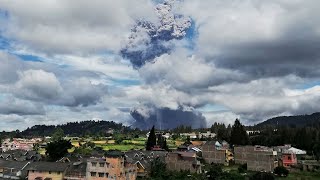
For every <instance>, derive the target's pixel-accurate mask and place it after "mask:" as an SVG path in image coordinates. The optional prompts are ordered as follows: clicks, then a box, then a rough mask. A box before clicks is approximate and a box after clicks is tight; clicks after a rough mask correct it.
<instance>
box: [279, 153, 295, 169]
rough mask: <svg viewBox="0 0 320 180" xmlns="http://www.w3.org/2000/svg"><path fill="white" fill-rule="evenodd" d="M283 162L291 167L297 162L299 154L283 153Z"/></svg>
mask: <svg viewBox="0 0 320 180" xmlns="http://www.w3.org/2000/svg"><path fill="white" fill-rule="evenodd" d="M281 160H282V164H283V166H285V167H290V166H291V165H295V164H297V156H296V155H295V154H293V153H292V154H282V157H281Z"/></svg>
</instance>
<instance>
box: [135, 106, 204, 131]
mask: <svg viewBox="0 0 320 180" xmlns="http://www.w3.org/2000/svg"><path fill="white" fill-rule="evenodd" d="M144 110H145V109H140V110H139V109H137V108H136V109H133V110H132V111H131V112H130V113H131V116H132V117H133V118H134V119H135V123H134V124H133V126H134V127H138V128H141V129H150V128H151V127H152V126H153V125H154V126H155V127H156V128H157V129H173V128H175V127H177V126H179V125H184V126H192V127H193V128H204V127H207V124H206V119H205V117H204V116H202V114H201V113H200V112H196V111H185V110H183V109H177V110H173V109H169V108H154V109H152V110H147V111H148V112H147V114H146V113H145V112H141V111H144Z"/></svg>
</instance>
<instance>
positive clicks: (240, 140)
mask: <svg viewBox="0 0 320 180" xmlns="http://www.w3.org/2000/svg"><path fill="white" fill-rule="evenodd" d="M230 143H231V144H233V145H248V144H249V136H248V134H247V132H246V130H245V129H244V126H243V125H242V124H241V123H240V120H239V119H236V121H235V122H234V125H233V126H232V130H231V138H230Z"/></svg>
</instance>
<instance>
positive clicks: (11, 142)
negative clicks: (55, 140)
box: [1, 138, 42, 151]
mask: <svg viewBox="0 0 320 180" xmlns="http://www.w3.org/2000/svg"><path fill="white" fill-rule="evenodd" d="M40 142H42V139H41V138H33V139H23V138H13V139H10V138H8V139H4V140H3V142H2V144H1V150H2V151H9V150H17V149H21V150H24V151H31V150H32V149H33V146H34V144H37V143H40Z"/></svg>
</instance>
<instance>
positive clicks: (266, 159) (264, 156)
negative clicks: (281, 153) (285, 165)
mask: <svg viewBox="0 0 320 180" xmlns="http://www.w3.org/2000/svg"><path fill="white" fill-rule="evenodd" d="M275 159H276V156H275V155H274V154H273V152H272V151H256V150H255V148H254V146H243V147H235V148H234V160H235V163H236V164H247V168H248V170H251V171H269V172H271V171H273V170H274V168H275V167H277V165H278V162H277V161H276V160H275Z"/></svg>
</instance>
